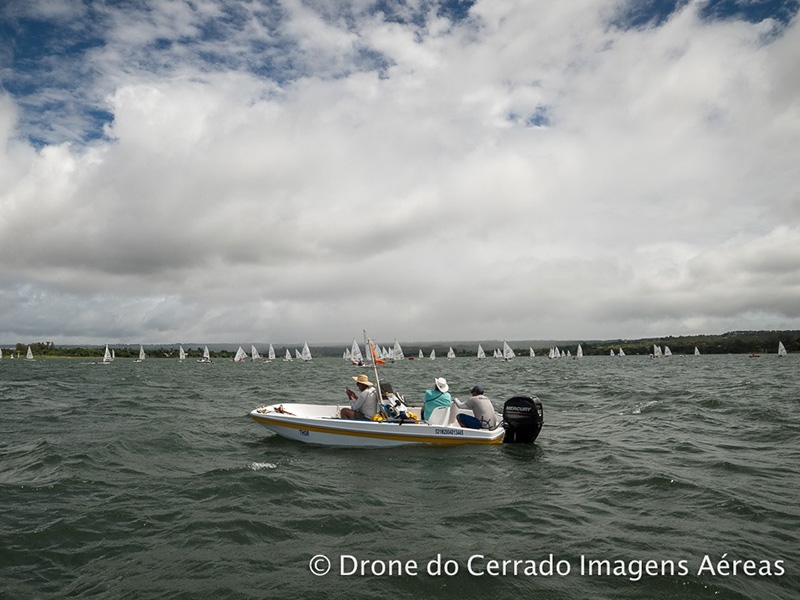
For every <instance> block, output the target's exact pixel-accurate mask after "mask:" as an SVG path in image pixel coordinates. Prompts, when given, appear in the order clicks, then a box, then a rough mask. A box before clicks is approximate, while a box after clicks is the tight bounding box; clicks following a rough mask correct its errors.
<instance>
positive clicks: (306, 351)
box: [300, 342, 311, 361]
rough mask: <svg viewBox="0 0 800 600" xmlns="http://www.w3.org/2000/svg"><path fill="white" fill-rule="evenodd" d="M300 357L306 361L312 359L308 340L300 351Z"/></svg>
mask: <svg viewBox="0 0 800 600" xmlns="http://www.w3.org/2000/svg"><path fill="white" fill-rule="evenodd" d="M300 358H301V359H302V360H305V361H309V360H311V350H309V349H308V342H304V343H303V351H302V352H301V353H300Z"/></svg>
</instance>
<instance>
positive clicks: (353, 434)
mask: <svg viewBox="0 0 800 600" xmlns="http://www.w3.org/2000/svg"><path fill="white" fill-rule="evenodd" d="M401 398H402V397H401ZM384 402H386V397H385V396H384ZM345 406H346V405H342V406H340V405H330V404H327V405H326V404H299V403H282V404H271V405H268V406H261V407H259V408H256V409H254V410H253V411H251V412H250V417H251V418H252V419H253V420H254V421H256V422H257V423H260V424H261V425H264V426H265V427H266V428H267V429H269V430H270V431H272V432H274V433H276V434H277V435H280V436H282V437H285V438H288V439H291V440H297V441H300V442H305V443H307V444H316V445H321V446H343V447H365V448H368V447H373V448H374V447H385V448H389V447H395V446H407V445H432V446H454V445H463V444H478V445H491V444H501V443H503V442H517V443H531V442H533V441H534V440H535V439H536V437H537V436H538V435H539V432H540V431H541V428H542V423H543V413H542V404H541V401H539V399H538V398H536V397H528V396H516V397H514V398H511V399H509V400H508V401H506V403H505V406H504V409H503V415H502V416H501V415H497V423H498V425H497V426H496V427H495V428H494V429H480V428H473V427H465V426H462V425H461V424H460V422H459V419H458V414H459V413H465V414H466V415H468V416H470V417H471V416H472V411H470V410H465V409H459V408H457V407H456V406H455V405H454V404H451V405H450V406H439V407H436V408H435V409H434V410H433V412H432V413H431V415H430V417H429V418H428V419H427V420H422V419H420V418H418V417H417V415H421V414H422V410H421V409H419V408H413V407H405V405H403V404H402V403H401V404H400V405H399V406H397V405H394V406H393V405H390V404H389V405H387V404H386V403H385V404H384V405H383V407H382V413H379V416H378V420H372V421H367V420H357V419H346V418H342V417H340V409H341V408H344V407H345ZM401 408H402V410H401ZM468 420H469V419H464V421H468Z"/></svg>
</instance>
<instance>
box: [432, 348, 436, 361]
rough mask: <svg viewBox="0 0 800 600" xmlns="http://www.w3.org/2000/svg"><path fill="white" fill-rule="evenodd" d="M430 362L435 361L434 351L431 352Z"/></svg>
mask: <svg viewBox="0 0 800 600" xmlns="http://www.w3.org/2000/svg"><path fill="white" fill-rule="evenodd" d="M431 360H436V350H431Z"/></svg>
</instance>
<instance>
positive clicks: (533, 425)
mask: <svg viewBox="0 0 800 600" xmlns="http://www.w3.org/2000/svg"><path fill="white" fill-rule="evenodd" d="M543 424H544V412H543V410H542V401H541V400H539V398H537V397H536V396H534V397H533V398H531V397H530V396H514V397H513V398H510V399H509V400H506V403H505V404H504V405H503V427H505V430H506V435H505V437H504V438H503V443H507V444H531V443H533V441H534V440H535V439H536V437H537V436H538V435H539V432H540V431H541V430H542V425H543Z"/></svg>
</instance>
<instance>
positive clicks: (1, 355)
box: [0, 348, 3, 360]
mask: <svg viewBox="0 0 800 600" xmlns="http://www.w3.org/2000/svg"><path fill="white" fill-rule="evenodd" d="M0 360H3V349H2V348H0Z"/></svg>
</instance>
